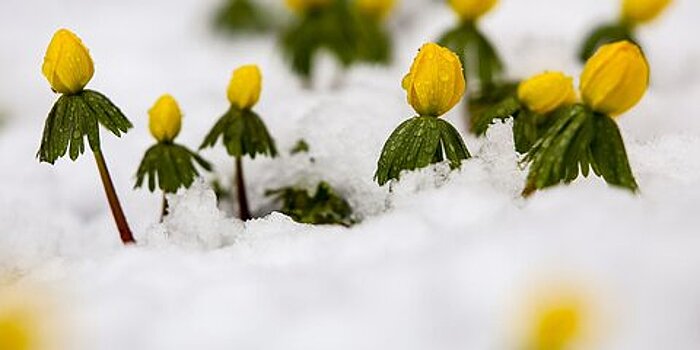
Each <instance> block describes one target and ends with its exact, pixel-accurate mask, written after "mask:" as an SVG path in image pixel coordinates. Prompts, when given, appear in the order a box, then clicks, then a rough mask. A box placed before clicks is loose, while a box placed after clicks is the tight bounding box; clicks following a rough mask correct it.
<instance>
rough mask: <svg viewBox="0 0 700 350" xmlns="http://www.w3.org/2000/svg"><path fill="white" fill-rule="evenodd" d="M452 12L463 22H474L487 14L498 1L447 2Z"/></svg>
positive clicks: (456, 0)
mask: <svg viewBox="0 0 700 350" xmlns="http://www.w3.org/2000/svg"><path fill="white" fill-rule="evenodd" d="M449 1H450V6H451V7H452V10H454V12H456V13H457V15H459V17H460V18H461V19H462V20H463V21H475V20H477V19H479V18H480V17H481V16H483V15H484V14H486V13H487V12H489V11H490V10H491V9H492V8H493V7H494V6H496V4H497V3H498V0H449Z"/></svg>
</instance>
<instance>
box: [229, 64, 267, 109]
mask: <svg viewBox="0 0 700 350" xmlns="http://www.w3.org/2000/svg"><path fill="white" fill-rule="evenodd" d="M261 90H262V74H261V73H260V68H258V66H256V65H245V66H241V67H239V68H238V69H236V70H235V71H233V76H232V77H231V83H229V86H228V100H229V101H230V102H231V104H233V105H234V106H236V107H238V108H239V109H251V108H253V106H255V104H256V103H258V100H259V99H260V91H261Z"/></svg>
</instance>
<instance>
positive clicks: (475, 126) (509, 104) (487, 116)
mask: <svg viewBox="0 0 700 350" xmlns="http://www.w3.org/2000/svg"><path fill="white" fill-rule="evenodd" d="M522 109H523V108H522V106H521V104H520V101H519V100H518V98H517V97H516V96H514V95H511V96H508V97H507V98H505V99H503V100H502V101H500V102H499V103H497V104H495V105H493V106H491V107H490V108H488V109H487V110H485V111H484V112H483V113H479V114H473V115H472V131H473V132H474V133H475V134H476V135H483V134H485V133H486V130H488V128H489V126H491V124H493V122H494V120H496V119H500V120H505V119H508V118H510V117H513V116H516V115H518V114H519V113H520V111H521V110H522Z"/></svg>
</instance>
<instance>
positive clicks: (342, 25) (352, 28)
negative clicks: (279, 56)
mask: <svg viewBox="0 0 700 350" xmlns="http://www.w3.org/2000/svg"><path fill="white" fill-rule="evenodd" d="M357 41H358V39H357V30H356V23H355V16H354V15H353V14H352V12H351V11H350V9H349V5H348V4H347V1H344V0H343V1H335V2H334V4H333V5H332V6H330V7H328V8H322V9H318V10H314V11H311V12H309V13H307V14H305V15H304V16H303V17H302V18H300V19H299V20H298V21H297V22H295V23H294V24H292V26H291V27H289V28H287V29H286V30H285V31H284V32H283V33H282V37H281V45H282V50H283V53H284V55H285V57H286V58H287V60H288V61H289V63H290V65H291V68H292V71H293V72H294V73H296V74H297V75H299V76H300V77H302V78H305V79H310V78H311V73H312V68H313V60H314V57H315V56H316V53H317V52H318V51H319V50H321V49H326V50H328V51H330V52H331V53H332V54H333V55H335V57H336V58H337V59H338V61H339V62H340V63H341V64H342V65H343V66H345V67H348V66H350V65H351V64H352V63H353V61H354V60H355V59H356V57H357V46H358V43H357Z"/></svg>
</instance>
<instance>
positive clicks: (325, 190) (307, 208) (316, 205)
mask: <svg viewBox="0 0 700 350" xmlns="http://www.w3.org/2000/svg"><path fill="white" fill-rule="evenodd" d="M266 195H267V196H273V197H275V199H276V200H277V201H278V202H281V203H282V208H281V209H280V212H282V213H283V214H285V215H287V216H289V217H291V218H292V219H293V220H294V221H296V222H300V223H304V224H312V225H343V226H346V227H349V226H352V225H353V224H355V220H354V219H353V211H352V207H351V206H350V204H348V202H347V201H346V200H345V199H344V198H342V197H341V196H339V195H338V194H337V193H336V191H335V190H333V188H332V187H331V186H330V185H329V184H328V183H326V182H321V183H319V184H318V186H317V187H316V193H314V194H310V193H309V192H308V191H307V190H306V189H303V188H296V187H286V188H281V189H277V190H272V191H267V192H266Z"/></svg>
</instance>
